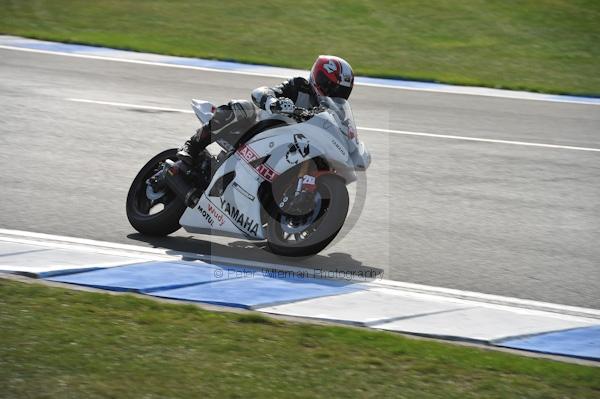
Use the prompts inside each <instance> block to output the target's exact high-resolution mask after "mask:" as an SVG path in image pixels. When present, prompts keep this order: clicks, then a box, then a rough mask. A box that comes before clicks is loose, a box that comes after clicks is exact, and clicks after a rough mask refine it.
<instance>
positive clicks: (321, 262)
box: [127, 233, 384, 281]
mask: <svg viewBox="0 0 600 399" xmlns="http://www.w3.org/2000/svg"><path fill="white" fill-rule="evenodd" d="M127 238H130V239H132V240H136V241H142V242H145V243H148V244H150V245H151V246H153V247H155V248H164V249H168V250H172V251H174V252H173V255H177V252H191V253H197V254H202V255H209V256H222V257H227V258H233V259H236V260H239V264H240V265H244V264H245V263H247V262H248V261H255V262H264V263H269V264H274V265H286V266H296V267H302V268H308V269H313V270H315V276H322V277H332V278H346V279H352V280H355V281H356V280H360V279H361V278H362V276H365V277H366V278H367V279H369V280H370V279H374V278H384V275H383V269H379V268H375V267H370V266H366V265H363V263H362V262H360V261H357V260H355V259H354V258H352V255H350V254H347V253H340V252H335V253H331V254H327V255H314V256H310V257H303V258H293V257H284V256H279V255H275V254H273V253H271V252H269V251H268V250H267V249H266V243H265V242H249V241H242V240H240V241H234V242H232V243H229V244H227V245H223V244H218V243H213V242H210V241H206V240H202V239H199V238H196V237H191V236H190V237H180V236H174V237H153V236H146V235H142V234H139V233H134V234H129V235H127Z"/></svg>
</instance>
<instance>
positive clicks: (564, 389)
mask: <svg viewBox="0 0 600 399" xmlns="http://www.w3.org/2000/svg"><path fill="white" fill-rule="evenodd" d="M0 370H2V372H0V387H1V388H0V389H1V393H0V396H2V397H11V398H13V397H14V398H17V397H18V398H28V397H36V398H95V397H114V398H130V397H136V398H140V397H144V398H158V397H172V398H173V397H188V398H199V397H239V398H252V397H307V398H312V397H336V398H338V397H339V398H342V397H372V398H380V397H394V398H513V397H514V398H544V399H546V398H563V399H564V398H578V399H580V398H598V397H599V396H600V368H592V367H585V366H581V365H573V364H566V363H559V362H554V361H550V360H543V359H534V358H526V357H520V356H516V355H512V354H507V353H501V352H495V351H488V350H483V349H477V348H468V347H461V346H456V345H450V344H444V343H438V342H432V341H424V340H415V339H409V338H405V337H402V336H399V335H395V334H390V333H383V332H375V331H368V330H360V329H352V328H344V327H332V326H317V325H309V324H297V323H289V322H283V321H278V320H274V319H270V318H267V317H264V316H262V315H254V314H232V313H214V312H209V311H204V310H202V309H199V308H197V307H195V306H191V305H174V304H165V303H158V302H156V301H152V300H149V299H142V298H138V297H134V296H131V295H121V296H114V295H107V294H101V293H90V292H80V291H70V290H65V289H60V288H50V287H46V286H41V285H37V284H24V283H19V282H14V281H9V280H0Z"/></svg>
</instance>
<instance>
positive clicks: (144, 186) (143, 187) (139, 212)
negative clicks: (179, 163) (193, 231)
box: [125, 148, 186, 236]
mask: <svg viewBox="0 0 600 399" xmlns="http://www.w3.org/2000/svg"><path fill="white" fill-rule="evenodd" d="M176 154H177V149H176V148H172V149H169V150H166V151H163V152H161V153H160V154H158V155H156V156H155V157H154V158H152V159H151V160H150V161H148V162H147V163H146V165H144V167H143V168H142V169H141V170H140V171H139V172H138V174H137V176H136V177H135V179H133V183H131V187H130V188H129V193H128V194H127V203H126V207H125V209H126V212H127V219H129V223H131V226H133V228H134V229H136V230H137V231H139V232H140V233H142V234H147V235H154V236H166V235H168V234H171V233H174V232H175V231H177V230H179V228H180V227H181V226H180V225H179V219H180V218H181V215H183V212H184V211H185V208H186V206H185V204H184V203H183V201H182V200H181V199H180V198H178V197H177V196H176V195H175V193H173V192H172V191H171V190H170V189H169V187H167V186H166V185H164V187H162V188H161V189H160V190H159V191H158V192H155V191H154V190H153V189H152V188H151V187H150V186H149V185H148V183H147V181H148V179H149V178H151V177H152V176H154V175H155V174H156V173H158V172H159V171H160V170H161V165H162V164H163V163H164V162H165V161H166V160H167V159H170V160H173V161H176V160H177V157H176Z"/></svg>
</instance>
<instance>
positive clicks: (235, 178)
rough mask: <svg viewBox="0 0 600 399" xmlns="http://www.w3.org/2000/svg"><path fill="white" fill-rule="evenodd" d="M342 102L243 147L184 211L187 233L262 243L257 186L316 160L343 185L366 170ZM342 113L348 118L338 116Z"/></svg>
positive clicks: (360, 146)
mask: <svg viewBox="0 0 600 399" xmlns="http://www.w3.org/2000/svg"><path fill="white" fill-rule="evenodd" d="M342 101H343V103H340V104H337V105H336V104H335V103H333V102H332V103H331V104H330V106H331V107H332V108H334V107H335V108H337V109H338V111H335V112H334V111H332V110H331V109H327V110H326V111H324V112H321V113H319V114H316V115H315V116H313V117H312V118H311V119H309V120H307V121H305V122H302V123H296V122H295V121H293V120H292V119H289V118H286V120H287V121H288V122H289V123H292V124H291V125H287V126H282V127H277V128H273V129H270V130H267V131H265V132H262V133H259V134H257V135H256V136H254V137H253V138H252V139H251V140H249V141H248V142H247V143H245V144H244V145H242V146H241V147H240V148H239V149H238V150H237V151H236V152H235V153H234V154H233V155H231V156H230V157H229V158H228V159H226V160H225V161H224V162H223V164H222V165H220V166H219V167H218V169H217V171H216V172H215V174H214V176H213V178H212V180H211V183H210V185H209V186H208V188H207V189H206V190H205V192H204V194H203V195H202V197H201V198H200V201H199V202H198V204H197V205H196V207H195V208H187V209H186V210H185V212H184V214H183V215H182V217H181V219H180V220H179V223H180V225H181V226H182V227H183V228H184V229H185V230H186V231H188V232H191V233H204V234H211V233H215V232H218V233H217V234H218V235H224V236H231V237H243V238H246V239H252V240H263V239H265V231H264V228H263V224H264V223H263V220H262V212H261V209H262V204H261V203H260V199H259V195H258V193H259V188H260V186H261V184H263V183H265V182H266V183H270V182H273V181H275V180H276V179H277V178H278V177H279V176H280V175H282V174H283V173H284V172H286V171H287V170H289V169H291V168H293V167H295V166H296V165H298V164H300V163H302V162H304V161H306V160H309V159H313V158H316V157H320V158H322V159H324V160H326V162H327V163H328V164H329V165H330V168H331V169H332V170H333V171H335V173H336V174H338V175H340V176H341V177H343V178H344V179H345V181H346V184H348V183H350V182H352V181H354V180H356V172H355V170H356V169H366V168H367V167H368V166H369V164H370V156H369V153H368V152H367V150H366V148H365V146H364V145H363V143H362V142H360V141H359V140H358V138H357V136H356V128H355V126H354V122H353V119H352V115H351V111H350V108H349V105H348V104H347V102H345V101H344V100H342ZM196 104H198V105H200V104H202V106H203V108H204V110H206V111H208V110H209V109H210V108H209V105H210V106H212V104H210V103H206V102H202V103H201V102H196V101H195V103H194V105H196ZM206 104H209V105H206ZM198 108H199V107H198ZM194 110H195V111H196V107H194ZM340 111H341V114H340ZM203 114H204V112H203ZM344 114H345V115H348V119H346V120H342V119H341V118H340V115H342V116H343V115H344ZM202 116H203V117H205V114H204V115H202ZM199 119H200V116H199ZM203 119H204V118H203ZM201 121H202V122H203V123H206V122H204V120H202V119H201Z"/></svg>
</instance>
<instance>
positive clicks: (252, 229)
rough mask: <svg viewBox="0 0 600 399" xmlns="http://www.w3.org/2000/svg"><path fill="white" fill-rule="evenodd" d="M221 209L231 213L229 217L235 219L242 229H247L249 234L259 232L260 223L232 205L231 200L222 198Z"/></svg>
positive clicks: (254, 234)
mask: <svg viewBox="0 0 600 399" xmlns="http://www.w3.org/2000/svg"><path fill="white" fill-rule="evenodd" d="M221 209H222V210H223V211H224V212H225V213H226V214H228V215H229V218H230V219H231V220H233V221H234V222H235V223H236V224H237V225H238V226H239V227H240V228H241V229H243V230H245V231H247V232H248V233H249V234H252V235H253V236H256V235H257V234H258V223H256V222H255V221H254V220H253V219H250V218H249V217H248V216H245V215H244V214H243V213H242V212H240V210H239V209H237V208H236V207H235V206H233V205H231V204H230V203H229V202H227V201H225V200H224V199H223V198H221Z"/></svg>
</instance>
